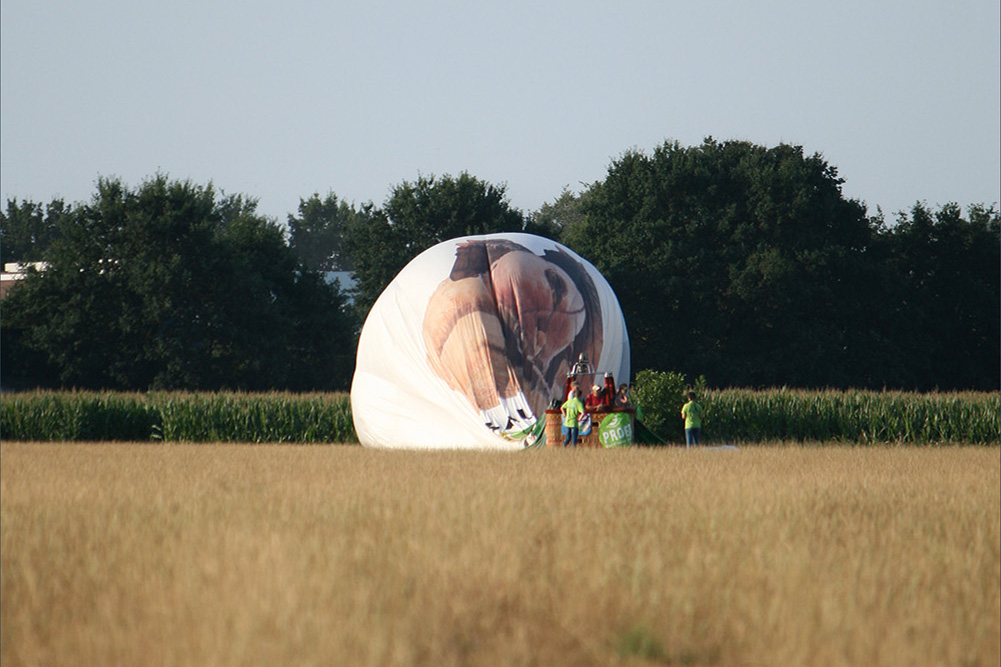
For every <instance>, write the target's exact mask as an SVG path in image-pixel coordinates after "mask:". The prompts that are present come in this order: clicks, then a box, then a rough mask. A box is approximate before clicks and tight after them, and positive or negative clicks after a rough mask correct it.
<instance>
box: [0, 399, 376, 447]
mask: <svg viewBox="0 0 1001 667" xmlns="http://www.w3.org/2000/svg"><path fill="white" fill-rule="evenodd" d="M0 436H2V437H3V439H4V440H41V441H74V440H78V441H86V440H97V441H107V440H113V441H159V440H166V441H171V442H287V443H318V442H349V443H350V442H357V441H358V440H357V437H356V436H355V432H354V425H353V423H352V420H351V405H350V400H349V398H348V395H347V394H344V393H331V394H320V393H317V394H291V393H270V394H246V393H235V392H221V393H182V392H156V393H150V394H140V393H114V392H44V391H39V392H29V393H23V394H11V395H7V394H4V395H3V396H0Z"/></svg>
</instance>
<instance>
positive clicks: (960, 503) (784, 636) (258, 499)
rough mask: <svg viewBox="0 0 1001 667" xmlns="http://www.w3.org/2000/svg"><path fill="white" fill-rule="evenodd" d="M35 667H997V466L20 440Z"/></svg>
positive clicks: (21, 580) (9, 580) (6, 502)
mask: <svg viewBox="0 0 1001 667" xmlns="http://www.w3.org/2000/svg"><path fill="white" fill-rule="evenodd" d="M0 453H2V457H0V460H2V468H0V470H2V475H0V483H2V484H0V509H2V517H0V527H2V544H0V556H2V637H0V651H2V652H0V660H2V662H3V665H4V667H14V666H15V665H138V664H150V665H379V666H382V665H564V664H566V665H571V664H572V665H610V664H611V665H616V664H623V665H643V664H668V665H997V664H998V662H999V656H1001V650H999V639H998V637H999V631H1001V620H999V594H1001V574H999V569H1001V553H999V540H1001V537H999V522H1001V508H999V502H1001V501H999V491H998V489H999V468H1001V460H999V455H998V449H997V448H996V447H993V448H920V449H916V448H850V447H817V448H805V447H796V446H787V447H783V446H776V447H763V448H744V449H741V450H740V451H736V452H723V451H718V452H710V451H697V452H695V451H685V450H683V449H671V450H643V449H633V450H622V451H577V452H565V451H532V452H523V453H517V454H497V453H468V452H439V453H417V452H380V451H371V450H365V449H361V448H358V447H295V446H274V445H262V446H246V445H217V446H206V445H200V446H199V445H81V444H72V445H51V444H3V445H0Z"/></svg>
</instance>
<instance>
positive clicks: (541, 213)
mask: <svg viewBox="0 0 1001 667" xmlns="http://www.w3.org/2000/svg"><path fill="white" fill-rule="evenodd" d="M582 209H583V206H582V204H581V197H580V196H577V195H575V194H574V193H572V192H571V191H570V189H569V188H563V192H561V193H560V196H559V197H557V198H556V199H555V200H553V202H552V203H545V204H543V205H542V206H541V207H540V208H539V210H538V211H536V212H535V213H533V214H532V215H531V216H529V220H528V223H527V224H526V230H525V231H528V232H529V233H531V234H536V235H538V236H544V237H546V238H551V239H554V240H559V237H560V234H561V233H562V232H563V230H564V229H566V228H568V227H572V226H574V225H575V224H578V223H579V222H580V221H581V219H582V217H583V215H584V214H583V211H582Z"/></svg>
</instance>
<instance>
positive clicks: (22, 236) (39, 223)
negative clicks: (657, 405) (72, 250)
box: [0, 199, 68, 264]
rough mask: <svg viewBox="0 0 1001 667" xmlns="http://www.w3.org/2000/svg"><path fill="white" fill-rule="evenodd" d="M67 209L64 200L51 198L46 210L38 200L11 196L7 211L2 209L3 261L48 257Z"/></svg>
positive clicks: (0, 247)
mask: <svg viewBox="0 0 1001 667" xmlns="http://www.w3.org/2000/svg"><path fill="white" fill-rule="evenodd" d="M67 211H68V209H67V206H66V204H65V203H64V202H63V200H61V199H54V200H52V201H51V202H50V203H49V204H47V205H46V206H45V208H44V209H43V208H42V205H41V204H38V203H35V202H31V201H22V202H20V203H18V201H17V200H16V199H13V200H11V199H8V200H7V210H6V211H0V263H2V264H7V263H8V262H39V261H43V260H45V258H46V253H47V252H48V249H49V246H51V245H52V242H53V241H54V240H55V238H56V237H57V235H58V233H59V220H60V219H61V218H62V217H63V216H64V215H66V213H67Z"/></svg>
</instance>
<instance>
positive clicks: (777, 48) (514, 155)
mask: <svg viewBox="0 0 1001 667" xmlns="http://www.w3.org/2000/svg"><path fill="white" fill-rule="evenodd" d="M999 4H1001V3H998V2H997V0H952V1H949V2H946V1H942V2H931V1H928V0H911V1H887V2H883V1H881V0H876V1H875V2H874V1H872V0H866V1H858V0H848V1H843V2H803V1H802V0H799V1H792V0H782V1H774V2H771V1H768V0H765V1H763V2H738V1H736V0H732V1H716V2H713V1H709V2H681V1H677V2H673V1H669V0H647V1H630V0H625V1H623V2H607V1H603V2H594V1H590V0H585V1H578V2H556V1H554V0H529V1H521V0H505V1H504V2H494V3H484V2H459V1H454V2H445V1H442V0H429V1H426V2H413V1H409V0H408V1H404V0H389V1H383V2H379V1H374V2H361V1H359V2H350V3H348V2H326V3H324V2H306V1H303V0H283V1H281V2H278V1H275V2H255V1H254V0H248V1H243V2H236V1H227V2H219V1H214V0H171V1H170V2H162V1H158V0H154V1H151V2H140V1H137V0H127V1H126V0H90V1H88V2H79V1H75V0H74V1H72V2H70V1H68V0H54V1H51V2H49V1H40V0H2V3H0V36H2V41H0V46H2V53H0V194H2V196H3V197H4V198H5V199H7V198H14V197H17V198H19V199H32V200H35V201H40V202H48V201H50V200H51V199H53V198H55V197H62V198H64V199H66V200H68V201H71V202H78V201H84V200H88V199H90V197H91V196H92V195H93V193H94V191H95V183H96V181H97V178H98V177H99V176H118V177H121V178H122V179H124V180H125V181H126V182H127V183H128V184H129V185H133V186H134V185H138V184H139V183H140V182H141V181H142V180H143V179H144V178H146V177H148V176H151V175H153V174H155V173H156V172H157V171H160V172H162V173H165V174H168V175H169V176H170V177H171V178H175V179H191V180H193V181H194V182H196V183H207V182H208V181H210V180H211V181H212V182H213V183H214V184H215V185H216V187H217V188H219V189H221V190H222V191H224V192H226V193H244V194H248V195H252V196H255V197H258V198H259V199H260V205H259V210H260V211H261V212H262V213H265V214H267V215H269V216H273V217H275V218H277V219H278V220H280V221H284V220H285V219H286V216H287V215H288V214H289V213H294V212H295V211H296V209H297V207H298V203H299V199H300V198H304V197H308V196H309V195H311V194H312V193H313V192H319V193H320V194H326V193H327V192H329V191H333V192H335V193H336V194H337V195H338V196H339V197H340V198H342V199H344V200H346V201H349V202H354V203H356V204H361V203H363V202H367V201H372V202H374V203H375V204H376V205H381V204H382V203H383V202H384V201H385V199H386V197H387V195H388V194H389V192H390V190H391V189H392V187H393V186H395V185H398V184H399V183H401V182H402V181H404V180H409V181H413V180H415V179H416V178H417V177H418V176H420V175H422V174H423V175H437V176H441V175H444V174H452V175H457V174H459V173H460V172H462V171H468V172H469V173H470V174H472V175H473V176H475V177H477V178H480V179H482V180H485V181H488V182H490V183H494V184H502V183H503V184H506V185H507V193H508V198H509V200H510V202H511V204H512V205H513V206H515V207H517V208H519V209H521V210H523V211H525V212H529V211H534V210H536V209H538V208H539V207H540V206H541V205H542V204H543V203H545V202H550V201H552V200H554V199H555V198H556V197H557V196H558V195H559V194H560V192H561V191H562V190H563V188H564V187H570V188H571V189H572V190H574V191H579V190H580V189H581V184H582V183H587V184H589V183H592V182H594V181H596V180H601V179H603V178H604V176H605V174H606V172H607V169H608V166H609V164H610V163H611V161H612V160H614V159H615V158H616V157H617V156H619V155H620V154H621V153H622V152H623V151H625V150H628V149H631V148H636V149H640V150H644V151H648V152H649V151H651V150H652V149H653V148H654V147H655V146H657V145H659V144H661V143H662V142H663V141H665V140H677V141H679V142H681V143H682V144H683V145H696V144H699V143H701V141H702V139H703V138H705V137H706V136H709V135H712V136H713V137H715V138H717V139H721V140H723V139H743V140H748V141H751V142H753V143H757V144H761V145H765V146H774V145H776V144H778V143H781V142H784V143H791V144H796V145H801V146H803V148H804V150H805V151H806V152H807V153H808V154H812V153H815V152H818V153H820V154H822V155H823V156H824V158H825V159H826V160H827V161H828V163H830V164H831V165H833V166H834V167H836V168H837V169H838V172H839V174H840V176H841V177H842V178H844V179H845V185H844V193H845V195H846V196H847V197H850V198H856V199H860V200H862V201H864V202H865V203H866V204H867V206H868V208H869V211H870V212H875V209H876V207H877V206H880V207H881V208H882V209H883V211H884V213H886V215H887V218H888V219H890V220H892V219H893V216H892V214H893V213H894V212H895V211H898V210H900V209H909V208H910V206H911V205H912V204H913V203H914V202H915V201H917V200H922V201H925V202H927V203H928V204H929V205H930V206H932V207H937V206H939V205H941V204H943V203H946V202H949V201H955V202H958V203H959V204H961V205H962V206H964V208H965V206H966V205H968V204H970V203H986V204H988V205H989V204H992V203H994V202H998V201H999V200H1001V194H999V192H1001V10H999Z"/></svg>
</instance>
